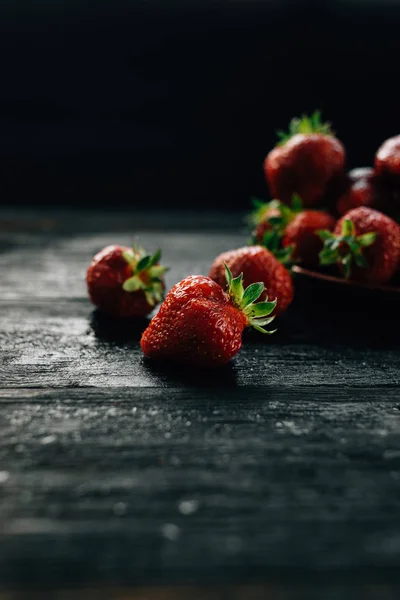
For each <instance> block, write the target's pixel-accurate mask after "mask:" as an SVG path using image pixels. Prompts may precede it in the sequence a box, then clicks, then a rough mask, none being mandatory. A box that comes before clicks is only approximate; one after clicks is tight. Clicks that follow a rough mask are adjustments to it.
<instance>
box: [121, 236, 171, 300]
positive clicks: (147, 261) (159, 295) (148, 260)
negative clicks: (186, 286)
mask: <svg viewBox="0 0 400 600" xmlns="http://www.w3.org/2000/svg"><path fill="white" fill-rule="evenodd" d="M122 256H123V257H124V259H125V261H126V262H127V263H128V265H129V266H130V268H131V270H132V274H131V275H130V277H128V279H126V280H125V281H124V283H123V285H122V288H123V290H124V291H125V292H138V291H139V290H141V291H142V292H143V293H144V295H145V296H146V300H147V302H148V304H150V306H155V305H156V304H159V303H160V302H162V300H163V296H164V282H163V275H164V273H165V272H166V271H168V269H167V267H164V266H162V265H160V264H159V261H160V259H161V250H157V251H156V252H155V253H154V254H152V255H151V254H147V253H146V251H145V250H144V249H143V248H140V247H137V246H136V245H134V246H133V248H131V249H129V250H125V251H124V252H123V253H122Z"/></svg>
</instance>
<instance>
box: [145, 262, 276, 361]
mask: <svg viewBox="0 0 400 600" xmlns="http://www.w3.org/2000/svg"><path fill="white" fill-rule="evenodd" d="M224 271H225V284H226V285H227V292H225V291H224V290H223V289H222V287H221V286H220V285H218V284H217V283H215V282H214V281H213V280H212V279H210V278H209V277H205V276H202V275H191V276H189V277H186V279H183V280H182V281H180V282H179V283H177V284H176V285H175V286H174V287H173V288H172V289H171V290H170V291H169V292H168V294H167V296H166V298H165V300H164V302H163V304H162V305H161V307H160V310H159V311H158V313H157V314H156V316H155V317H153V319H152V320H151V322H150V324H149V326H148V327H147V329H146V330H145V331H144V333H143V335H142V338H141V341H140V345H141V348H142V350H143V353H144V354H145V356H147V357H148V358H152V359H155V360H162V361H173V362H178V363H186V364H192V365H195V366H202V367H218V366H222V365H225V364H226V363H227V362H229V361H230V360H231V359H232V358H233V357H234V356H235V355H236V354H237V353H238V352H239V350H240V348H241V345H242V332H243V330H244V328H245V327H253V328H254V329H256V330H257V331H260V332H261V333H264V334H266V333H273V331H268V330H266V329H265V326H266V325H268V324H269V323H271V322H272V321H273V319H274V316H271V313H273V311H274V309H275V307H276V300H274V301H272V302H270V301H268V298H267V297H265V299H264V301H262V302H256V301H257V300H258V299H259V297H260V296H261V295H262V294H263V292H264V284H263V283H261V282H257V283H253V284H252V285H250V286H248V287H247V288H246V289H245V288H244V286H243V276H242V274H240V275H239V276H238V277H233V275H232V273H231V271H230V269H229V267H228V266H226V265H225V266H224Z"/></svg>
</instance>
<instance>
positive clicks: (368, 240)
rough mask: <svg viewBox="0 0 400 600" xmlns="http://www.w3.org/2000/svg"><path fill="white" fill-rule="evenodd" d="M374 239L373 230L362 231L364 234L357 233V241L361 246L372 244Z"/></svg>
mask: <svg viewBox="0 0 400 600" xmlns="http://www.w3.org/2000/svg"><path fill="white" fill-rule="evenodd" d="M375 240H376V233H375V231H371V232H370V233H364V234H362V235H359V236H358V237H357V242H358V243H359V244H360V246H362V247H363V248H366V247H367V246H372V244H374V243H375Z"/></svg>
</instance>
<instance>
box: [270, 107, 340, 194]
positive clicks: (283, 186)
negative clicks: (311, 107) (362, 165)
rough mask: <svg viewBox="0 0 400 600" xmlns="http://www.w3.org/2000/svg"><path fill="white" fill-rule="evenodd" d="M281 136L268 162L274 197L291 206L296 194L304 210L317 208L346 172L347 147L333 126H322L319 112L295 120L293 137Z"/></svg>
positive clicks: (290, 135)
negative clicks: (332, 185)
mask: <svg viewBox="0 0 400 600" xmlns="http://www.w3.org/2000/svg"><path fill="white" fill-rule="evenodd" d="M279 136H280V138H281V141H280V143H279V145H278V146H276V147H275V148H274V149H273V150H271V152H270V153H269V154H268V156H267V157H266V159H265V162H264V172H265V176H266V179H267V182H268V185H269V188H270V191H271V194H272V196H273V197H274V198H279V200H281V201H282V202H285V203H287V204H288V203H289V202H290V200H291V198H292V196H293V194H299V196H300V197H301V199H302V201H303V205H304V206H315V205H316V204H318V203H319V202H320V201H321V200H322V198H323V197H324V196H325V194H326V193H327V191H328V188H329V185H330V183H331V182H332V181H333V180H334V179H335V178H336V177H338V176H339V175H340V173H341V172H342V171H343V168H344V162H345V150H344V147H343V145H342V144H341V143H340V142H339V140H338V139H337V138H336V137H334V135H333V133H332V131H331V129H330V125H329V124H326V123H322V122H321V115H320V113H319V112H315V113H314V114H313V115H312V116H311V117H305V116H303V117H302V118H301V119H293V120H292V121H291V123H290V130H289V134H287V135H286V134H283V133H279Z"/></svg>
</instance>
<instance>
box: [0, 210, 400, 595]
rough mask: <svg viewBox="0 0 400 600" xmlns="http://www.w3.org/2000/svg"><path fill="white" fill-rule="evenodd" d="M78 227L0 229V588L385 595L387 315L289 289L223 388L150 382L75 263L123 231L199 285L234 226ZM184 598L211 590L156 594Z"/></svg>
mask: <svg viewBox="0 0 400 600" xmlns="http://www.w3.org/2000/svg"><path fill="white" fill-rule="evenodd" d="M77 215H78V213H77ZM76 218H77V216H76V215H74V214H73V213H68V212H65V213H64V214H63V220H62V224H60V223H59V221H58V219H59V217H58V216H57V215H55V216H54V215H53V216H51V215H50V216H45V217H41V218H40V219H39V221H38V222H40V223H43V220H44V221H45V222H51V223H53V224H52V225H51V227H50V229H46V228H45V229H43V227H42V226H41V225H38V224H37V223H38V222H36V225H35V224H33V221H32V217H31V215H29V214H25V215H21V216H19V217H18V216H17V215H13V214H12V213H10V211H9V212H8V213H7V214H4V215H3V221H1V219H0V223H3V225H4V223H5V222H6V220H7V222H8V223H11V222H12V223H13V224H14V225H13V226H12V227H11V228H10V229H7V227H5V226H4V227H1V226H0V231H1V234H0V250H1V254H0V270H1V279H0V310H1V320H0V359H1V371H0V528H1V529H0V531H1V544H0V589H1V586H3V589H5V588H7V589H8V588H10V589H12V588H14V589H15V588H17V589H19V590H20V592H18V593H21V594H22V592H23V589H24V588H25V587H26V586H28V587H29V586H31V585H33V584H35V585H37V586H39V587H40V588H41V589H43V586H52V589H53V593H54V597H58V596H57V595H56V594H57V593H60V594H61V592H60V589H62V588H64V587H65V586H66V585H67V584H68V585H71V586H75V587H76V586H83V587H84V588H85V586H89V588H87V589H89V590H92V592H90V593H89V595H88V596H87V597H91V595H90V594H91V593H94V592H93V590H95V589H98V586H100V588H101V586H102V585H109V586H114V588H112V589H114V592H111V591H110V594H109V595H108V596H107V597H116V598H125V597H127V598H128V597H129V598H139V599H140V600H141V599H142V598H143V599H144V598H149V599H150V600H151V599H154V600H159V598H160V599H162V600H164V598H166V599H168V600H169V598H174V599H179V600H181V598H182V599H183V598H186V597H187V598H193V599H197V598H203V597H207V599H208V600H210V599H214V598H225V597H227V598H228V597H229V598H246V600H248V599H249V598H254V599H256V598H262V597H267V596H268V594H269V595H271V597H277V598H278V597H279V598H282V599H285V600H286V599H289V598H295V597H296V598H300V597H304V598H312V597H314V595H313V594H314V593H315V597H318V598H321V597H326V598H328V597H329V598H330V597H332V598H336V597H338V596H337V595H336V593H337V594H338V595H340V597H342V598H347V597H348V598H350V597H351V598H356V597H358V596H357V595H356V594H358V593H360V594H361V595H360V597H363V598H364V599H365V598H369V597H371V598H372V597H374V596H373V594H374V593H375V592H376V590H377V589H379V598H388V599H392V598H394V597H395V596H394V595H393V594H394V593H395V591H394V590H395V589H396V586H397V584H398V583H399V579H400V577H399V575H398V568H397V567H398V564H399V560H400V519H399V510H398V506H399V502H400V435H399V434H400V394H399V382H400V351H399V345H398V339H399V337H398V336H399V322H398V317H397V314H396V312H395V311H394V309H393V307H390V306H389V305H387V304H384V310H382V306H383V305H382V299H381V300H380V301H379V302H377V300H376V298H375V297H368V298H367V297H363V298H362V299H360V297H350V296H346V297H326V296H324V291H323V290H321V289H317V288H315V287H311V288H310V287H309V286H308V287H307V285H302V286H300V285H298V286H297V287H296V301H295V303H294V305H293V307H292V308H291V309H290V311H289V312H288V313H287V315H285V316H283V317H281V318H280V319H277V325H278V328H279V331H278V333H277V334H276V335H274V336H271V337H268V339H265V338H263V337H260V336H258V335H254V334H246V336H245V338H244V347H243V349H242V351H241V352H240V354H239V355H238V357H237V358H236V359H235V360H234V361H233V362H232V364H231V365H229V366H227V367H226V368H224V369H222V370H221V371H218V372H215V371H211V372H210V371H200V372H199V371H193V370H190V369H184V370H183V369H180V368H179V367H178V368H177V367H175V368H172V367H170V366H162V365H157V364H155V363H151V362H150V361H147V360H145V359H144V358H143V357H142V356H141V353H140V349H139V345H138V340H139V337H140V333H141V331H142V330H143V328H144V327H145V326H146V321H145V320H143V321H141V322H139V323H135V324H130V325H126V324H124V325H122V326H121V324H119V323H117V322H115V321H113V320H110V319H105V318H104V317H102V316H101V315H99V314H98V313H97V312H96V311H93V309H92V307H91V306H90V304H89V302H88V300H87V298H86V290H85V285H84V273H85V268H86V266H87V264H88V262H89V261H90V259H91V256H92V255H93V254H94V253H95V252H96V251H97V250H99V249H100V248H101V247H102V246H104V245H106V244H108V243H112V242H120V243H129V241H130V240H131V239H132V237H133V235H134V234H136V235H138V237H139V239H140V241H141V242H142V243H143V244H146V245H147V246H149V248H150V249H153V248H155V247H158V246H162V247H163V248H164V255H165V262H166V263H167V264H169V265H170V266H171V270H170V272H169V274H168V285H169V286H171V285H173V283H175V282H176V281H178V280H179V279H181V278H182V277H184V276H186V275H187V274H189V273H207V271H208V267H209V265H210V263H211V261H212V259H213V257H214V256H215V254H217V253H218V252H221V251H222V250H225V249H226V248H229V247H235V246H238V245H242V244H243V243H244V241H245V237H244V236H243V233H241V232H240V228H239V227H236V228H235V227H234V226H233V225H234V222H235V221H234V219H233V218H232V222H231V224H230V225H229V223H228V224H227V223H225V225H224V227H221V228H220V229H218V223H216V224H215V225H213V223H214V220H213V217H212V215H208V216H206V217H205V218H204V220H203V221H201V219H199V220H200V224H199V227H198V229H196V227H195V226H191V227H190V226H189V225H188V223H189V221H190V222H191V220H190V219H186V221H185V218H183V219H182V225H181V226H179V222H178V221H177V220H176V219H175V221H174V224H173V225H172V224H171V229H168V230H166V229H165V230H164V229H163V227H162V220H161V221H160V220H156V222H155V223H154V224H153V229H151V227H150V223H151V219H149V216H148V215H147V216H146V215H144V216H143V215H142V216H138V217H137V218H136V219H135V217H134V216H133V218H132V220H131V221H129V223H134V222H142V223H143V224H146V226H145V227H143V229H142V230H139V231H137V230H134V229H133V228H132V230H128V229H126V230H124V229H123V227H122V222H123V217H121V216H118V215H115V214H114V215H111V216H110V223H109V225H110V229H109V230H105V231H101V229H102V228H104V226H105V224H104V220H102V219H103V217H101V219H100V220H99V222H96V219H95V218H91V219H90V221H88V222H86V221H85V218H84V217H81V221H80V223H79V227H78V228H77V229H78V231H76V232H75V233H73V229H74V228H73V223H74V220H75V219H76ZM18 219H20V221H19V220H18ZM121 219H122V221H121ZM140 219H142V221H140ZM215 220H216V221H217V218H216V217H215ZM165 222H167V221H165ZM237 222H238V223H239V222H240V221H239V220H237ZM18 223H20V225H19V226H18ZM201 223H202V224H201ZM85 224H86V225H85ZM180 229H181V231H180ZM182 229H183V231H182ZM190 229H191V230H190ZM353 580H356V582H357V586H358V587H357V588H354V587H352V586H353V583H351V582H352V581H353ZM288 581H290V584H289V583H288ZM228 582H231V583H235V584H237V586H238V587H236V588H235V591H232V590H230V588H225V587H223V584H226V583H228ZM254 582H260V586H258V583H257V585H255V584H254ZM266 582H268V585H264V584H266ZM285 582H286V583H285ZM311 582H313V584H312V585H311ZM189 583H202V584H203V585H206V584H209V585H210V586H211V587H210V588H206V591H204V589H202V588H200V587H195V588H181V587H180V588H174V587H173V588H169V587H168V585H167V584H169V585H176V584H179V585H183V584H189ZM250 583H251V584H252V587H248V585H249V584H250ZM120 584H121V585H128V586H132V585H133V586H135V587H134V588H132V587H128V588H126V591H125V588H124V589H122V588H121V590H120V591H118V590H117V587H115V586H118V585H120ZM149 584H151V585H153V586H154V585H156V587H155V588H148V587H146V586H148V585H149ZM239 584H241V585H242V587H240V585H239ZM138 585H142V586H145V587H144V588H142V590H139V588H137V587H136V586H138ZM166 585H167V587H165V586H166ZM157 586H158V587H157ZM220 586H222V587H220ZM246 586H247V587H246ZM268 586H272V587H268ZM310 586H311V587H310ZM315 586H317V587H315ZM318 586H319V587H318ZM321 586H322V587H321ZM326 586H328V587H326ZM330 586H333V587H330ZM335 586H336V587H335ZM337 586H339V587H337ZM371 586H372V587H371ZM373 586H378V587H377V588H375V587H373ZM30 589H31V588H30ZM85 589H86V588H85ZM57 590H58V592H57ZM110 590H111V588H110ZM143 590H144V591H143ZM324 590H325V591H324ZM327 590H328V591H329V593H330V594H331V596H328V595H327V594H328V592H327ZM335 590H336V591H335ZM338 590H339V591H338ZM360 590H361V591H360ZM374 590H375V591H374ZM325 592H326V593H325ZM9 593H10V594H11V593H13V592H11V591H10V592H7V594H9ZM32 593H33V592H32ZM74 593H75V592H74ZM104 593H105V592H104ZM4 594H6V592H5V591H4ZM71 594H72V592H71ZM79 594H80V592H78V591H76V597H77V598H78V597H79ZM112 594H114V595H112ZM204 594H205V595H204ZM4 597H5V598H7V595H5V596H4ZM15 597H17V596H15ZM21 597H22V595H21ZM31 597H33V596H31ZM60 597H61V596H60ZM68 597H71V598H73V597H74V595H71V596H68ZM98 597H101V596H98ZM375 597H376V596H375ZM0 598H2V597H1V595H0Z"/></svg>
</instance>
